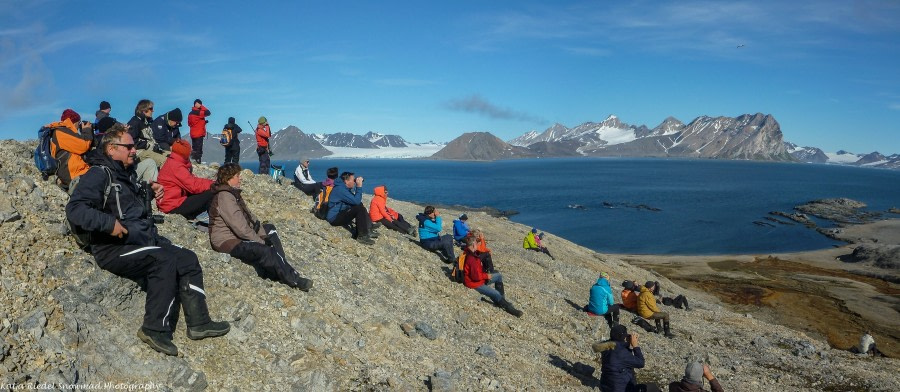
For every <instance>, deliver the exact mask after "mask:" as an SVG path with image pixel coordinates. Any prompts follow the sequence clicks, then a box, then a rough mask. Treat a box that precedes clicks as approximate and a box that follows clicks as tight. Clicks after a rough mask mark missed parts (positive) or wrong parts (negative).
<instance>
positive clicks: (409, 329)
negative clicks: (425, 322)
mask: <svg viewBox="0 0 900 392" xmlns="http://www.w3.org/2000/svg"><path fill="white" fill-rule="evenodd" d="M400 329H402V330H403V333H405V334H406V336H409V337H413V335H415V334H416V327H415V326H413V325H412V324H410V323H402V324H400Z"/></svg>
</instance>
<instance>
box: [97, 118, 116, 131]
mask: <svg viewBox="0 0 900 392" xmlns="http://www.w3.org/2000/svg"><path fill="white" fill-rule="evenodd" d="M113 125H116V119H114V118H112V117H103V118H101V119H100V121H97V132H100V133H106V131H108V130H109V129H110V128H112V126H113Z"/></svg>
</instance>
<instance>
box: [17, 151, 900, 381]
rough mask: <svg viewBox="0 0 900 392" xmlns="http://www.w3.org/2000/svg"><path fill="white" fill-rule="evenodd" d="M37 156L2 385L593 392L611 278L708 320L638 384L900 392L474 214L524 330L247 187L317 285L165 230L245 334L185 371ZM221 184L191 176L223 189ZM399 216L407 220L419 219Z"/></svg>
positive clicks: (624, 267) (665, 352)
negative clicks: (696, 374)
mask: <svg viewBox="0 0 900 392" xmlns="http://www.w3.org/2000/svg"><path fill="white" fill-rule="evenodd" d="M33 146H34V144H33V142H31V143H30V144H22V143H20V142H16V141H10V140H7V141H4V143H0V187H2V189H4V190H5V192H3V193H2V194H0V237H2V239H3V240H2V241H0V251H2V252H0V288H2V289H0V304H2V305H0V385H7V384H9V383H13V384H17V383H37V382H41V383H64V384H71V383H79V384H86V383H102V382H113V383H140V384H147V383H153V384H154V385H156V386H159V387H161V388H160V390H173V391H199V390H205V389H208V390H213V391H222V390H227V391H243V390H256V391H283V390H316V391H328V390H426V389H428V388H432V389H434V390H510V391H512V390H526V389H528V390H587V389H590V388H592V387H596V386H597V385H598V381H597V377H598V376H599V371H598V370H595V368H597V367H598V365H597V363H596V362H595V359H594V357H593V355H592V354H591V350H590V345H591V343H593V342H594V341H596V340H599V339H603V338H605V337H606V336H607V335H608V331H607V328H606V326H605V324H604V323H602V321H601V320H599V319H596V318H590V317H588V316H587V315H586V314H585V313H583V312H581V311H580V310H577V309H575V306H574V305H581V304H583V303H585V302H586V301H587V293H588V289H589V287H590V286H591V284H592V283H593V282H594V281H595V279H596V277H597V275H598V273H599V272H600V271H608V272H609V273H610V274H611V276H612V281H613V284H614V285H615V287H619V284H620V283H621V281H622V279H624V278H630V279H636V280H638V281H645V280H651V279H652V280H659V281H661V282H662V284H663V287H665V288H667V289H668V291H670V292H674V293H684V294H686V295H687V296H688V297H689V298H690V299H691V304H692V305H693V307H694V308H695V310H693V311H690V312H687V311H682V310H676V309H673V308H665V310H667V311H669V312H670V313H671V314H672V319H673V326H674V329H675V332H676V333H677V334H678V335H679V336H678V338H677V339H675V340H669V339H665V338H662V337H660V336H658V335H648V334H644V333H641V334H640V336H641V345H642V347H643V348H644V352H645V356H646V357H647V366H646V368H645V369H643V370H639V371H638V377H639V379H641V380H645V381H657V382H668V381H671V380H675V379H678V378H680V375H681V373H682V371H683V369H684V362H685V360H686V359H687V358H700V359H703V360H705V361H708V362H710V363H711V364H712V367H713V370H714V372H715V373H716V375H717V376H718V378H719V379H720V380H721V382H722V384H723V385H724V386H725V388H726V389H727V390H735V391H773V390H779V391H822V390H832V391H895V390H900V379H898V376H897V371H896V370H897V369H898V367H900V361H898V360H895V359H882V358H879V359H872V358H863V357H857V356H855V355H852V354H850V353H847V352H842V351H837V350H833V349H830V348H828V346H827V344H826V343H825V342H824V341H823V340H821V339H819V338H817V337H811V336H807V335H805V334H803V333H800V332H797V331H794V330H791V329H788V328H785V327H781V326H778V325H771V324H766V323H763V322H761V321H759V320H757V319H754V318H750V317H746V316H745V315H742V314H736V313H733V312H731V311H728V310H727V309H725V308H723V307H722V306H720V305H719V304H718V303H716V302H715V300H714V299H712V298H711V297H709V296H708V295H706V294H704V293H699V292H688V291H685V290H683V289H681V288H679V287H677V286H676V285H675V284H673V283H671V282H669V281H668V280H666V279H664V278H661V277H660V276H658V275H656V274H655V273H653V272H651V271H647V270H642V269H640V268H637V267H634V266H631V265H630V264H627V263H624V262H622V261H620V260H618V259H615V258H611V257H609V256H605V255H601V254H597V253H595V252H593V251H590V250H588V249H585V248H583V247H580V246H577V245H575V244H573V243H571V242H569V241H566V240H565V239H562V238H559V237H556V236H553V235H552V234H550V235H548V236H547V237H545V240H544V242H545V243H546V245H548V246H549V247H550V248H551V249H552V250H553V252H554V254H555V255H557V261H551V260H549V259H548V258H547V257H546V256H545V255H543V254H539V253H536V252H528V251H524V250H522V249H521V246H520V244H521V240H522V236H523V235H524V233H525V232H526V231H527V230H528V229H529V228H528V227H525V226H523V225H520V224H516V223H512V222H509V221H507V220H504V219H496V218H491V217H489V216H487V215H486V214H483V213H470V214H469V222H470V224H471V225H473V226H475V227H479V228H481V229H483V230H484V231H485V232H486V235H487V238H488V241H489V245H490V247H491V248H492V249H493V252H494V261H495V264H496V265H497V267H498V269H500V270H501V271H502V272H503V274H504V280H506V281H507V284H506V290H507V293H508V294H509V296H510V298H511V300H512V301H513V302H515V303H516V304H518V305H519V307H520V308H521V309H523V310H524V311H525V315H524V317H522V318H521V319H516V318H514V317H512V316H510V315H508V314H505V313H503V312H501V311H500V310H499V309H497V308H495V307H493V306H492V305H490V304H488V303H486V302H485V301H482V300H479V295H478V294H477V293H476V292H474V291H473V290H469V289H466V288H465V287H463V286H462V285H459V284H455V283H451V282H450V281H449V279H448V273H449V268H448V267H447V266H446V265H444V264H443V263H441V262H440V261H438V257H437V256H436V255H435V254H434V253H431V252H428V251H425V250H423V249H421V248H419V247H418V246H417V245H415V243H414V242H412V241H411V240H410V238H408V237H406V236H404V235H401V234H399V233H396V232H385V231H384V230H382V235H381V237H380V238H379V239H378V240H377V243H376V245H374V246H371V247H365V246H360V245H358V244H357V243H356V242H355V241H354V240H352V239H350V238H349V235H348V233H347V231H346V230H343V229H340V228H333V227H330V226H329V225H328V224H327V223H325V222H323V221H320V220H317V219H315V218H314V217H313V216H312V215H311V214H309V213H308V212H306V211H307V210H308V208H309V206H310V204H311V201H310V199H309V197H307V196H305V195H302V194H300V193H299V192H297V191H296V189H294V188H292V187H291V186H290V185H287V184H285V185H277V184H275V183H274V182H272V181H271V180H269V179H268V178H265V177H262V176H256V175H253V174H251V173H249V172H247V171H245V172H244V173H243V184H244V190H245V191H244V192H245V193H244V194H245V196H246V200H247V202H248V204H249V205H250V206H251V208H252V209H253V210H254V211H255V212H256V213H257V215H259V216H260V217H261V218H262V219H265V220H268V221H270V222H272V223H274V224H275V225H276V226H278V228H279V232H280V233H281V235H282V237H283V239H284V242H285V244H286V252H287V255H288V257H289V258H290V261H291V262H292V263H293V264H294V265H295V266H296V267H297V269H298V270H299V271H300V272H301V273H302V274H303V275H305V276H308V277H311V278H312V279H313V280H314V281H315V286H314V288H313V289H312V290H311V291H310V292H309V293H303V292H300V291H296V290H291V289H288V288H287V287H286V286H284V285H281V284H277V283H274V282H271V281H266V280H262V279H260V278H258V277H256V276H255V273H254V271H253V268H252V267H250V266H248V265H245V264H243V263H241V262H239V261H237V260H234V259H230V258H228V257H223V255H221V254H218V253H216V252H213V251H212V250H211V249H210V248H209V241H208V237H207V234H206V233H203V232H200V231H198V230H195V229H193V228H192V226H191V225H190V224H189V223H188V222H186V221H185V220H184V219H182V218H180V217H175V216H167V217H166V221H165V223H163V224H162V225H160V232H161V234H163V235H165V236H167V237H169V238H170V239H172V240H173V241H174V242H176V243H177V244H179V245H182V246H185V247H187V248H190V249H192V250H194V251H195V252H196V253H197V254H198V256H199V258H200V262H201V264H202V265H203V268H204V274H205V284H206V289H207V290H206V291H207V293H208V294H209V298H210V300H209V302H210V309H211V313H212V314H213V316H214V317H215V318H218V319H226V320H231V321H232V322H233V328H232V331H231V333H229V334H228V335H226V336H225V337H222V338H216V339H206V340H202V341H190V340H188V339H187V338H186V336H185V335H184V327H183V326H182V325H183V324H181V325H179V328H178V330H177V331H176V333H175V343H176V344H177V345H178V347H179V351H180V352H181V353H182V354H181V356H180V357H166V356H164V355H162V354H159V353H156V352H154V351H152V350H150V349H149V348H147V347H146V346H145V345H144V344H143V343H142V342H140V341H139V340H138V339H137V337H135V331H136V330H137V329H138V328H139V326H140V322H141V315H142V314H143V304H144V293H142V292H141V289H140V287H139V285H138V284H136V283H135V282H132V281H130V280H127V279H121V278H118V277H115V276H114V275H112V274H110V273H108V272H105V271H102V270H100V269H99V268H97V266H96V265H95V263H94V261H93V258H92V257H91V256H89V255H87V254H85V253H83V252H81V251H80V250H78V249H77V248H76V246H75V244H74V242H73V241H72V239H71V238H70V236H68V235H67V233H66V229H65V225H64V224H63V219H64V212H63V208H64V205H65V203H66V201H67V196H66V195H65V193H63V192H62V191H61V190H59V189H58V188H56V187H55V186H54V185H52V184H51V183H50V182H44V181H40V180H39V176H38V173H37V171H36V169H35V168H34V167H33V164H32V157H31V149H32V148H33ZM342 169H344V168H342ZM346 169H349V170H352V168H346ZM213 170H214V168H211V167H207V166H199V167H197V168H196V170H195V171H196V173H197V174H198V175H201V176H205V177H210V176H212V174H213ZM372 185H374V184H372ZM364 201H365V202H366V203H367V204H368V201H369V197H368V196H367V197H365V198H364ZM390 204H391V205H392V206H393V207H394V208H396V209H397V210H398V211H399V212H401V213H402V214H403V215H405V216H407V217H409V218H411V217H412V216H414V215H415V213H416V212H418V211H421V209H422V206H418V205H414V204H410V203H405V202H399V201H393V200H392V201H391V202H390ZM459 212H460V211H444V215H445V216H448V217H449V216H453V215H455V214H457V213H459ZM445 227H446V228H448V229H449V222H447V223H445ZM616 296H617V297H618V294H617V295H616ZM625 319H626V320H627V317H625ZM629 329H630V330H633V328H629Z"/></svg>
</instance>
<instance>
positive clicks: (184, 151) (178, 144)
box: [172, 139, 191, 159]
mask: <svg viewBox="0 0 900 392" xmlns="http://www.w3.org/2000/svg"><path fill="white" fill-rule="evenodd" d="M172 153H173V154H178V155H181V156H183V157H184V158H185V159H188V158H190V156H191V144H190V143H188V142H187V140H184V139H178V140H175V142H174V143H172Z"/></svg>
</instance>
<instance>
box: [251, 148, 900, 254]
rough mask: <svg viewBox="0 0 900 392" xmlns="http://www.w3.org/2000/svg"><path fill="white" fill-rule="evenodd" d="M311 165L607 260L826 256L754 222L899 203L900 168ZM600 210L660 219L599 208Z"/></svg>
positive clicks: (692, 163) (573, 161)
mask: <svg viewBox="0 0 900 392" xmlns="http://www.w3.org/2000/svg"><path fill="white" fill-rule="evenodd" d="M275 163H276V164H284V165H286V166H287V167H286V175H287V176H288V178H291V179H293V172H294V168H295V167H296V166H297V162H275ZM246 166H248V168H250V169H252V170H256V167H258V165H256V164H248V165H246ZM310 166H311V168H312V170H313V177H314V178H315V179H317V180H321V179H323V178H325V170H326V169H327V168H328V167H331V166H338V167H339V168H340V169H341V171H344V170H347V171H352V172H355V173H356V174H357V175H362V176H364V177H365V178H366V183H365V189H366V190H367V191H368V192H371V189H372V188H373V187H374V186H376V185H380V184H385V185H388V187H389V188H390V190H391V198H396V199H400V200H407V201H413V202H418V203H422V204H426V203H435V204H461V205H467V206H473V207H479V206H491V207H495V208H498V209H501V210H516V211H519V214H518V215H515V216H512V217H511V218H510V219H511V220H513V221H516V222H520V223H523V224H526V225H530V226H534V227H537V228H538V230H541V231H548V232H552V233H553V234H555V235H558V236H561V237H564V238H566V239H569V240H571V241H573V242H575V243H578V244H580V245H583V246H586V247H588V248H591V249H594V250H596V251H600V252H609V253H638V254H732V253H774V252H787V251H801V250H813V249H823V248H828V247H830V246H832V245H834V244H837V242H835V241H832V240H830V239H828V238H826V237H824V236H823V235H821V234H818V233H817V232H815V231H814V230H810V229H807V228H805V227H803V226H801V225H794V226H787V225H776V226H777V227H774V228H773V227H761V226H757V225H755V224H753V221H764V219H763V218H764V217H765V216H767V214H768V212H769V211H774V210H778V211H785V212H791V211H792V208H793V207H794V206H795V205H798V204H803V203H805V202H807V201H810V200H815V199H821V198H830V197H848V198H851V199H856V200H860V201H862V202H865V203H867V204H868V205H869V209H870V210H876V211H885V210H886V209H888V208H890V207H893V206H898V207H900V171H892V170H879V169H862V168H856V167H844V166H829V165H810V164H792V163H772V162H749V161H721V160H685V159H639V158H619V159H616V158H613V159H609V158H603V159H591V158H559V159H531V160H510V161H498V162H451V161H431V160H389V159H320V160H313V162H312V164H311V165H310ZM603 202H610V203H614V204H615V203H629V204H635V205H636V204H645V205H648V206H651V207H655V208H659V209H661V211H659V212H652V211H647V210H638V209H635V208H622V207H619V208H604V207H603ZM570 204H580V205H583V206H584V207H585V209H572V208H568V205H570ZM889 215H890V214H889ZM890 216H894V217H897V216H896V215H890ZM783 220H785V219H783ZM766 222H768V221H766ZM770 223H772V222H770ZM524 234H525V233H523V236H524Z"/></svg>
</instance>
